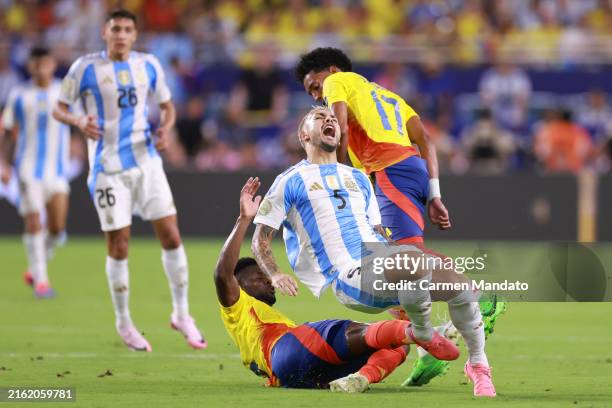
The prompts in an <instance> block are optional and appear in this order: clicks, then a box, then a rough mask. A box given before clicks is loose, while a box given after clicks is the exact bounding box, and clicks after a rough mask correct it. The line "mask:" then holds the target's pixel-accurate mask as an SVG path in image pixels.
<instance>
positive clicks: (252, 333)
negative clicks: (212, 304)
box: [221, 289, 295, 385]
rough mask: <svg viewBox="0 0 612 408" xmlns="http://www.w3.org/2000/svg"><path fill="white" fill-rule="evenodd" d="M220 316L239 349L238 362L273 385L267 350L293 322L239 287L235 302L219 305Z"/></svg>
mask: <svg viewBox="0 0 612 408" xmlns="http://www.w3.org/2000/svg"><path fill="white" fill-rule="evenodd" d="M221 319H222V320H223V324H224V325H225V329H226V330H227V332H228V333H229V335H230V337H231V338H232V340H233V341H234V343H235V344H236V345H237V346H238V349H240V359H241V360H242V364H244V366H245V367H247V368H248V369H249V370H251V371H253V372H254V373H255V374H257V375H259V376H264V377H268V379H269V384H270V385H276V384H277V381H276V380H275V378H274V376H273V373H272V369H271V367H270V353H271V351H272V347H274V345H275V344H276V341H277V340H278V339H279V338H280V337H281V336H282V335H283V334H285V333H287V331H289V329H291V328H292V327H295V323H294V322H293V321H292V320H291V319H289V318H288V317H286V316H285V315H284V314H282V313H281V312H279V311H278V310H276V309H274V308H273V307H271V306H269V305H267V304H265V303H264V302H262V301H259V300H257V299H255V298H254V297H252V296H250V295H248V294H247V293H246V292H245V291H243V290H242V289H240V297H239V298H238V301H237V302H236V303H234V304H233V305H232V306H228V307H224V306H221Z"/></svg>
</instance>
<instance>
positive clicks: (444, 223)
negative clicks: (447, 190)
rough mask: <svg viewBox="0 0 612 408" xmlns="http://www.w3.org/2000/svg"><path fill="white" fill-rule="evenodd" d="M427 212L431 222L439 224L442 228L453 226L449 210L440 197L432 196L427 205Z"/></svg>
mask: <svg viewBox="0 0 612 408" xmlns="http://www.w3.org/2000/svg"><path fill="white" fill-rule="evenodd" d="M427 212H428V214H429V219H430V220H431V222H432V223H433V224H435V225H437V226H438V228H439V229H441V230H447V229H449V228H450V227H451V222H450V218H449V216H448V210H447V209H446V207H445V206H444V204H443V203H442V200H441V199H440V198H439V197H435V198H432V199H431V201H430V202H429V205H428V206H427Z"/></svg>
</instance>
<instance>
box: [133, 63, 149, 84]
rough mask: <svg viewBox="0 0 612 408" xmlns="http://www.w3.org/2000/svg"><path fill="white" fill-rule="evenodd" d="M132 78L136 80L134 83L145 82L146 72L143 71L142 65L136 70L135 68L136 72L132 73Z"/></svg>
mask: <svg viewBox="0 0 612 408" xmlns="http://www.w3.org/2000/svg"><path fill="white" fill-rule="evenodd" d="M134 79H135V80H136V83H137V84H138V85H146V84H147V73H146V72H145V68H144V67H140V68H139V69H138V70H136V73H135V74H134Z"/></svg>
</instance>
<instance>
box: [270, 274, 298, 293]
mask: <svg viewBox="0 0 612 408" xmlns="http://www.w3.org/2000/svg"><path fill="white" fill-rule="evenodd" d="M271 280H272V286H274V287H275V288H276V289H278V290H279V291H280V292H281V293H282V294H283V295H289V296H297V293H298V286H297V282H296V281H295V279H293V278H292V277H291V276H289V275H285V274H284V273H277V274H274V275H272V277H271Z"/></svg>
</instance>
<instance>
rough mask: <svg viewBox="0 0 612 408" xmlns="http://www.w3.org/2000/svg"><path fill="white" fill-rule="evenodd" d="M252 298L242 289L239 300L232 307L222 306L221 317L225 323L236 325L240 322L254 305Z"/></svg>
mask: <svg viewBox="0 0 612 408" xmlns="http://www.w3.org/2000/svg"><path fill="white" fill-rule="evenodd" d="M252 303H253V302H252V299H251V297H250V296H249V295H248V294H247V293H246V292H244V291H243V290H242V289H240V295H239V296H238V300H237V301H236V303H234V304H233V305H231V306H221V317H222V319H223V321H224V322H226V323H228V324H235V323H237V322H238V321H239V320H240V317H241V316H242V315H243V314H244V311H245V310H247V309H248V308H249V307H250V306H251V304H252Z"/></svg>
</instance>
